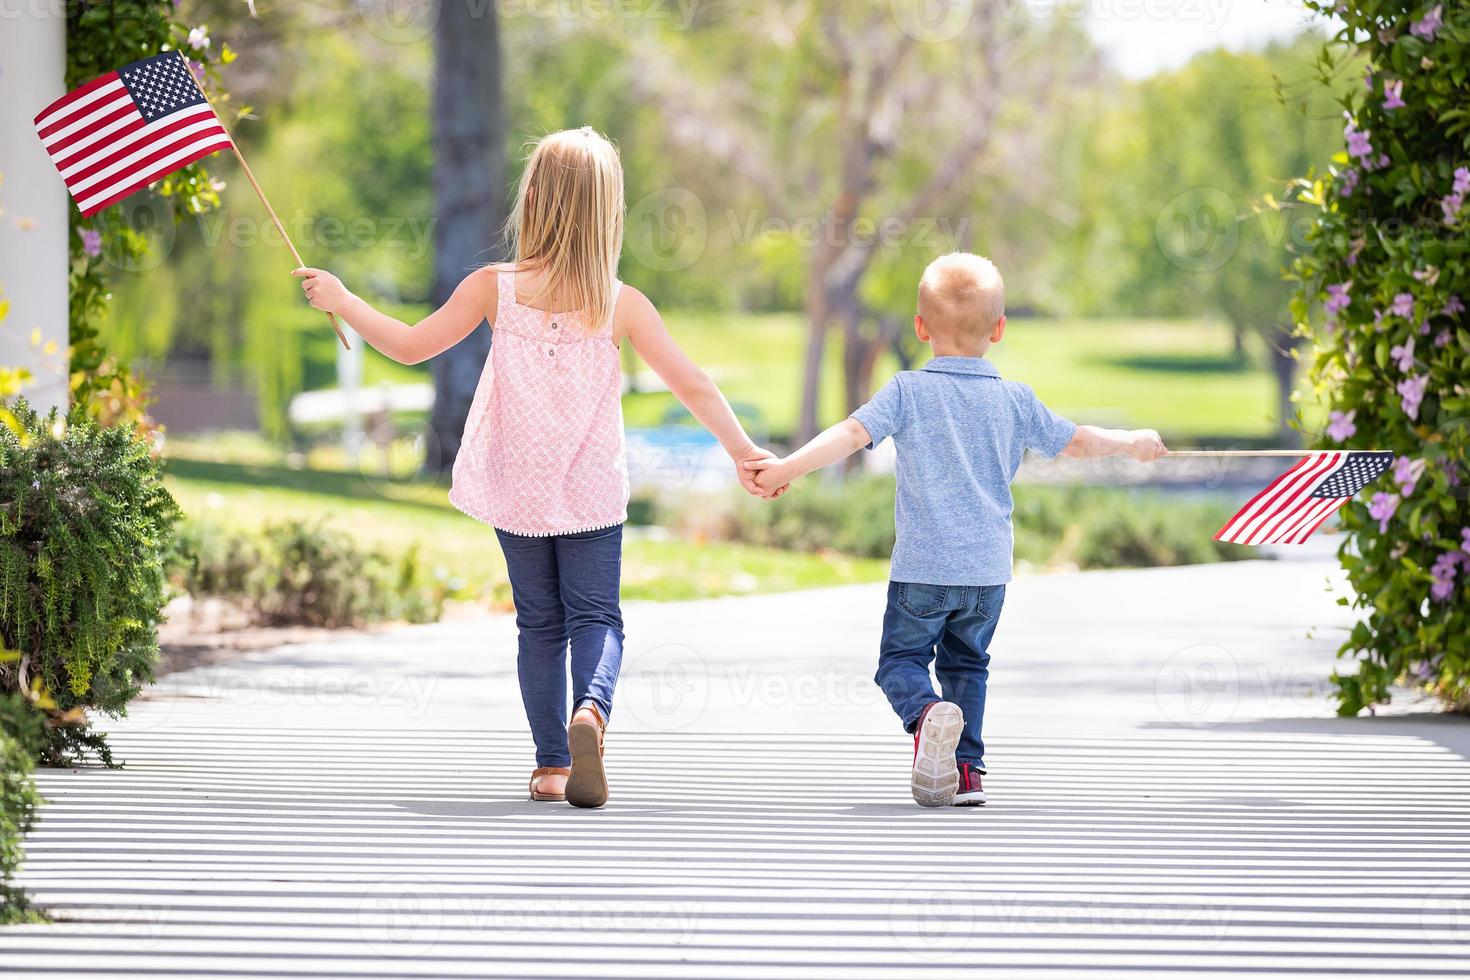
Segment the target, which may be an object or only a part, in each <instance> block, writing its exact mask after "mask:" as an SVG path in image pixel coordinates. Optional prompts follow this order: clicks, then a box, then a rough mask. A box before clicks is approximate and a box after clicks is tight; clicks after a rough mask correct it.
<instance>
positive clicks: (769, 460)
mask: <svg viewBox="0 0 1470 980" xmlns="http://www.w3.org/2000/svg"><path fill="white" fill-rule="evenodd" d="M777 462H779V460H777V459H776V454H775V453H773V452H771V451H770V450H769V449H762V448H761V447H760V446H751V447H750V448H749V449H747V450H746V451H745V453H744V454H743V455H741V456H740V457H739V458H738V459H736V460H735V477H736V479H738V480H739V481H740V485H741V486H742V487H744V488H745V491H746V492H747V493H749V494H750V495H751V496H752V497H761V498H763V499H765V500H775V499H776V498H777V497H779V496H781V494H783V493H785V492H786V486H787V481H781V480H776V479H775V478H774V476H767V475H766V468H767V467H769V466H770V465H772V464H774V463H777Z"/></svg>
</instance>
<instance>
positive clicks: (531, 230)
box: [506, 126, 624, 330]
mask: <svg viewBox="0 0 1470 980" xmlns="http://www.w3.org/2000/svg"><path fill="white" fill-rule="evenodd" d="M623 214H624V205H623V163H622V160H621V159H619V157H618V150H617V147H615V146H613V145H612V143H610V142H609V141H608V140H607V138H606V137H604V136H603V135H602V134H600V133H598V132H595V131H594V130H592V129H591V128H590V127H586V126H584V127H582V128H581V129H566V130H562V131H561V132H558V133H552V134H550V135H549V136H545V137H543V138H542V139H541V140H540V141H539V142H538V143H537V144H536V146H535V148H534V149H533V150H532V151H531V158H530V159H529V160H528V161H527V162H526V169H525V172H524V173H523V174H522V175H521V184H520V188H519V189H518V191H517V192H516V203H515V209H514V210H513V211H512V212H511V215H510V220H509V221H507V222H506V238H507V240H508V241H509V243H510V252H511V255H512V259H513V261H514V262H515V264H516V266H517V267H518V268H522V269H532V270H536V271H539V272H541V273H543V275H542V279H541V288H540V289H539V290H538V291H537V293H536V296H535V297H533V298H532V302H533V303H536V302H540V301H542V300H544V299H546V298H547V297H549V296H555V297H556V298H557V299H558V300H560V301H561V302H562V303H564V304H565V305H566V306H567V307H569V308H570V309H574V310H577V311H579V312H581V313H582V314H583V315H585V316H586V317H587V325H588V327H589V328H590V329H592V330H598V329H601V328H602V327H603V326H605V325H606V324H607V323H608V321H610V320H611V319H612V314H613V310H612V304H613V283H614V282H615V281H616V279H617V275H618V258H619V257H620V256H621V255H622V252H623Z"/></svg>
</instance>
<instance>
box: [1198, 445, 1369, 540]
mask: <svg viewBox="0 0 1470 980" xmlns="http://www.w3.org/2000/svg"><path fill="white" fill-rule="evenodd" d="M1391 465H1393V453H1380V452H1361V453H1355V452H1346V451H1343V452H1329V453H1313V454H1312V455H1310V456H1307V457H1306V458H1305V459H1303V460H1302V461H1301V462H1299V463H1297V464H1296V465H1295V466H1293V467H1292V468H1291V469H1289V470H1287V471H1286V472H1285V473H1283V474H1281V475H1280V476H1278V477H1277V478H1276V479H1275V480H1273V481H1272V482H1271V485H1270V486H1268V487H1267V488H1266V489H1264V490H1262V491H1261V492H1260V493H1258V494H1256V495H1255V496H1254V497H1252V498H1251V501H1250V503H1248V504H1246V505H1245V506H1244V507H1242V508H1240V512H1239V513H1237V514H1236V515H1235V516H1234V517H1232V518H1230V520H1229V521H1227V522H1226V523H1225V526H1224V527H1222V528H1220V530H1219V531H1217V532H1216V533H1215V540H1216V541H1232V542H1234V543H1236V544H1281V543H1285V544H1301V543H1302V542H1303V541H1306V540H1307V538H1309V537H1311V535H1312V532H1313V531H1315V530H1317V528H1318V527H1320V526H1321V524H1322V522H1323V521H1325V520H1327V518H1329V517H1331V516H1332V515H1333V514H1335V513H1337V509H1338V508H1339V507H1341V506H1342V505H1343V504H1345V503H1347V502H1348V501H1349V500H1351V499H1352V498H1353V497H1355V496H1357V494H1358V491H1360V490H1362V489H1363V488H1364V487H1366V486H1367V485H1368V484H1370V483H1372V482H1373V481H1374V480H1376V479H1378V478H1379V477H1380V476H1382V475H1383V473H1384V471H1385V470H1387V469H1388V468H1389V466H1391Z"/></svg>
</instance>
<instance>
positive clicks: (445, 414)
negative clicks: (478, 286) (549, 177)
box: [424, 0, 506, 473]
mask: <svg viewBox="0 0 1470 980" xmlns="http://www.w3.org/2000/svg"><path fill="white" fill-rule="evenodd" d="M439 7H440V9H439V20H438V22H437V23H436V25H435V28H434V53H435V59H436V60H435V69H434V302H435V303H436V304H442V303H443V302H445V301H446V300H448V299H449V296H450V294H451V293H453V292H454V289H455V287H456V286H458V285H459V282H460V280H461V279H463V278H464V277H465V275H466V274H467V273H469V272H470V270H472V269H474V268H475V267H477V266H481V265H484V264H486V263H488V262H494V261H498V260H500V259H502V258H504V249H503V245H502V242H501V239H500V229H501V225H502V224H503V223H504V222H505V215H506V200H505V138H506V121H505V106H504V101H503V99H502V95H501V87H500V31H499V25H498V23H497V20H496V13H495V4H493V3H485V2H483V0H440V5H439ZM489 352H490V327H489V326H488V325H487V324H484V323H481V324H480V325H479V326H478V327H476V328H475V329H474V331H473V332H471V333H470V335H469V336H468V337H466V338H465V339H464V340H462V341H460V342H459V343H458V344H456V345H455V346H454V347H452V348H450V349H449V350H447V351H445V352H444V353H443V354H440V355H439V356H438V357H436V358H435V359H434V362H433V373H434V409H433V412H432V413H431V415H430V418H429V426H430V429H431V430H432V436H433V438H432V440H431V444H430V446H429V451H428V456H427V458H426V459H425V461H424V468H425V470H426V471H427V472H430V473H443V472H447V471H448V470H449V469H450V468H451V467H452V466H453V465H454V458H455V456H456V455H458V453H459V443H460V438H461V437H462V435H463V433H464V424H465V418H466V416H468V414H469V410H470V400H471V399H472V398H473V397H474V394H475V386H476V384H477V383H478V382H479V378H480V372H481V371H482V370H483V369H484V365H485V357H486V356H487V355H488V354H489Z"/></svg>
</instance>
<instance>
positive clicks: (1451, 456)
mask: <svg viewBox="0 0 1470 980" xmlns="http://www.w3.org/2000/svg"><path fill="white" fill-rule="evenodd" d="M1307 5H1308V6H1309V7H1312V8H1313V9H1315V10H1317V11H1319V12H1321V13H1323V14H1330V15H1333V16H1335V17H1336V18H1337V19H1338V20H1339V21H1340V22H1341V24H1342V25H1344V26H1343V27H1342V29H1341V30H1340V31H1339V33H1338V34H1337V35H1336V36H1335V37H1334V38H1333V39H1332V40H1331V41H1330V42H1329V44H1328V45H1327V48H1326V50H1325V51H1324V53H1323V56H1322V59H1321V69H1322V75H1323V80H1324V82H1325V81H1327V80H1328V79H1330V78H1331V77H1332V76H1333V75H1334V74H1335V73H1337V72H1338V71H1340V70H1341V69H1342V68H1343V67H1344V66H1347V65H1351V64H1359V65H1362V66H1363V67H1365V68H1366V72H1365V78H1364V82H1365V84H1364V86H1363V87H1362V89H1360V90H1356V91H1353V92H1349V93H1347V94H1346V95H1344V96H1343V98H1342V103H1341V104H1342V108H1343V112H1344V117H1345V120H1344V127H1343V151H1342V152H1341V153H1340V154H1338V155H1337V156H1336V157H1335V158H1334V159H1333V161H1332V164H1331V166H1330V167H1329V168H1327V170H1326V172H1324V173H1314V174H1311V175H1309V176H1308V177H1306V178H1304V179H1302V180H1300V181H1298V182H1297V184H1296V195H1295V196H1296V202H1297V204H1298V205H1299V206H1300V205H1305V206H1306V207H1307V208H1309V209H1310V211H1309V213H1310V214H1311V215H1312V227H1311V229H1310V231H1309V234H1308V245H1309V248H1308V250H1307V251H1306V252H1305V253H1304V254H1303V255H1301V256H1300V257H1299V258H1298V260H1297V261H1296V262H1295V264H1294V267H1293V274H1294V276H1295V277H1296V278H1297V280H1298V281H1299V282H1300V284H1301V285H1300V289H1299V291H1298V293H1297V296H1296V297H1295V299H1294V300H1293V304H1292V312H1293V319H1294V320H1295V322H1296V324H1297V329H1298V331H1299V332H1300V333H1301V334H1302V335H1303V336H1305V337H1308V338H1309V339H1310V340H1311V342H1312V345H1313V355H1312V357H1313V363H1312V371H1311V379H1312V383H1313V386H1314V388H1315V393H1316V395H1317V396H1318V401H1319V403H1322V404H1325V406H1326V408H1327V410H1328V411H1327V418H1326V424H1325V425H1324V426H1323V431H1322V432H1321V433H1320V435H1319V437H1318V444H1319V445H1322V446H1334V447H1346V448H1350V449H1386V450H1392V451H1394V452H1396V453H1398V459H1397V460H1396V462H1395V465H1394V468H1393V470H1392V472H1391V474H1390V475H1389V479H1391V481H1392V486H1379V487H1376V488H1374V489H1373V490H1372V491H1371V492H1369V493H1365V494H1364V499H1360V500H1358V501H1355V502H1353V503H1351V504H1349V505H1348V506H1347V507H1345V508H1344V510H1343V516H1342V530H1343V531H1344V535H1343V543H1342V546H1341V548H1340V550H1339V558H1340V560H1341V562H1342V565H1343V568H1344V569H1345V570H1346V572H1347V579H1348V583H1349V586H1350V596H1349V598H1348V599H1347V600H1345V601H1346V602H1347V603H1349V604H1350V605H1352V606H1353V607H1354V608H1355V609H1356V610H1358V613H1359V621H1358V623H1357V624H1356V625H1355V626H1354V627H1353V629H1352V631H1351V633H1350V634H1349V636H1348V638H1347V641H1346V643H1344V645H1343V647H1342V649H1341V651H1340V656H1342V657H1343V658H1345V659H1351V660H1355V661H1356V662H1357V663H1356V669H1355V670H1349V669H1342V670H1340V671H1339V672H1338V674H1337V675H1336V677H1335V678H1334V679H1335V681H1336V684H1337V687H1338V698H1339V706H1340V710H1341V711H1342V712H1343V713H1346V714H1353V713H1356V712H1358V711H1360V710H1362V709H1363V708H1365V707H1370V706H1372V705H1373V704H1376V703H1381V702H1384V701H1387V700H1388V699H1389V698H1390V695H1391V692H1392V688H1393V687H1394V686H1395V685H1407V686H1409V687H1412V688H1417V689H1420V690H1422V691H1425V692H1427V693H1431V694H1434V695H1436V696H1438V697H1440V698H1442V699H1443V700H1444V701H1445V702H1446V703H1447V704H1448V705H1450V706H1451V707H1453V708H1457V709H1461V710H1465V709H1470V571H1467V569H1470V481H1467V476H1470V458H1467V455H1470V387H1467V386H1470V329H1467V328H1466V324H1465V319H1464V314H1465V300H1464V297H1465V296H1466V295H1470V292H1467V291H1470V249H1467V248H1466V240H1465V232H1466V230H1467V229H1466V217H1465V197H1466V195H1467V194H1470V150H1467V147H1470V117H1467V113H1466V112H1465V108H1464V107H1465V106H1466V105H1470V78H1467V75H1470V56H1467V52H1470V8H1467V7H1466V6H1465V5H1463V4H1461V5H1452V6H1449V7H1446V5H1444V4H1442V3H1434V4H1428V3H1424V2H1422V0H1417V2H1416V0H1409V2H1407V3H1405V2H1404V0H1396V2H1391V0H1360V2H1342V3H1326V2H1318V0H1307Z"/></svg>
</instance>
